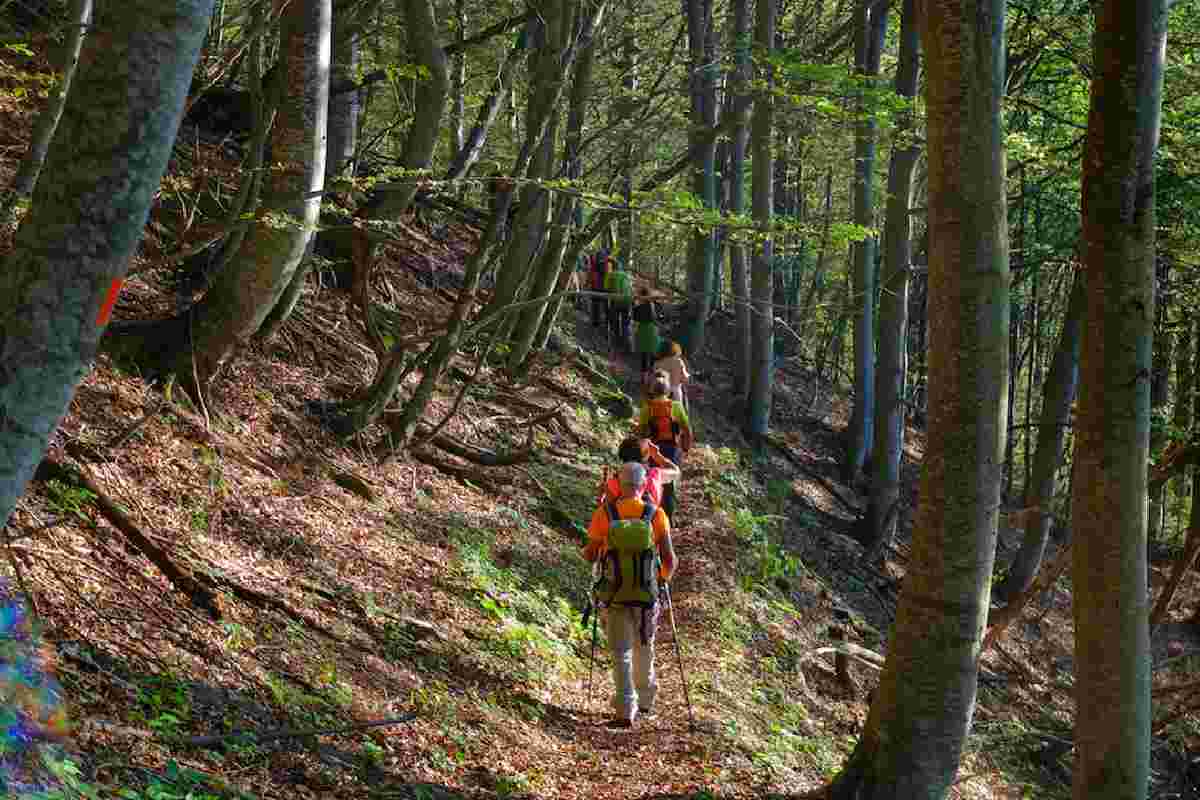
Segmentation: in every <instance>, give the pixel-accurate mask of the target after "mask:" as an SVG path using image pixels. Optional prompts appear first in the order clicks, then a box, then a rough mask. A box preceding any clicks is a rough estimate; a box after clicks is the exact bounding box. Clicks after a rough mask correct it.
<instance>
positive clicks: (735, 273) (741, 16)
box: [729, 0, 750, 400]
mask: <svg viewBox="0 0 1200 800" xmlns="http://www.w3.org/2000/svg"><path fill="white" fill-rule="evenodd" d="M729 13H730V16H731V17H732V18H733V19H732V24H731V25H730V31H731V36H732V37H733V40H732V41H731V42H730V50H732V51H733V53H734V71H733V75H732V77H731V80H730V94H731V96H732V97H731V102H730V104H729V108H730V111H731V112H732V114H733V118H734V119H733V137H732V138H733V141H732V142H731V144H730V156H729V210H730V212H731V213H732V214H733V215H734V216H735V217H740V216H742V215H743V214H745V213H746V144H747V142H748V141H749V139H750V129H749V125H748V124H747V119H746V117H747V114H748V111H749V109H750V96H749V94H748V91H749V87H748V86H747V84H748V83H749V81H750V41H749V39H750V2H749V0H732V2H731V3H730V4H729ZM729 282H730V283H731V284H732V287H731V289H732V294H733V326H734V358H733V363H734V387H733V390H734V393H735V394H736V395H737V397H738V398H739V399H742V400H744V399H745V398H746V397H747V396H748V395H749V392H750V292H749V268H748V265H747V259H746V235H745V233H744V232H741V231H739V232H737V233H736V234H734V235H733V237H732V239H731V241H730V243H729Z"/></svg>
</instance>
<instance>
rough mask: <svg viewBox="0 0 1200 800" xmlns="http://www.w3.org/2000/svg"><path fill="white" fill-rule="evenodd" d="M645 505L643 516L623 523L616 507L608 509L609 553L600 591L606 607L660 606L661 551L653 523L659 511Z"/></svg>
mask: <svg viewBox="0 0 1200 800" xmlns="http://www.w3.org/2000/svg"><path fill="white" fill-rule="evenodd" d="M643 502H644V503H645V507H644V508H643V510H642V515H641V516H640V517H636V518H634V519H622V518H621V515H620V514H619V513H618V512H617V504H616V503H609V504H608V506H607V510H608V552H607V554H606V555H605V557H604V573H605V574H604V577H603V578H602V579H601V582H600V584H599V585H598V587H597V595H598V596H599V598H600V600H601V602H603V603H605V604H606V605H618V606H637V607H641V608H652V607H653V606H654V604H655V603H657V602H658V580H657V573H658V551H657V550H656V548H655V547H654V528H653V525H652V523H651V520H653V519H654V515H655V514H656V513H657V512H658V508H657V506H655V505H654V504H653V503H651V502H649V501H648V500H647V501H643Z"/></svg>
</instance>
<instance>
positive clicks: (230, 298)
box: [174, 0, 332, 395]
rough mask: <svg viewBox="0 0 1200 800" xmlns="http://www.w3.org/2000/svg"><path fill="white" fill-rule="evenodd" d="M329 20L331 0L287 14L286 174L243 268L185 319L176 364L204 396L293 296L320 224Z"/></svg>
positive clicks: (279, 177)
mask: <svg viewBox="0 0 1200 800" xmlns="http://www.w3.org/2000/svg"><path fill="white" fill-rule="evenodd" d="M331 16H332V14H331V6H330V0H302V1H300V0H298V1H297V2H294V3H292V4H291V5H289V6H288V7H287V9H286V11H285V12H284V16H283V19H282V26H283V32H282V34H281V37H282V38H281V42H282V44H281V46H280V59H281V64H280V67H279V69H278V74H279V77H278V78H277V80H279V81H281V82H282V83H281V84H280V88H281V90H282V93H283V97H284V98H285V99H284V100H283V101H282V102H281V103H280V104H279V111H278V113H277V115H276V119H275V127H274V129H273V131H272V133H271V152H272V158H273V159H274V160H275V161H277V162H281V163H282V164H283V165H284V168H283V169H276V170H271V171H270V172H269V173H268V174H267V176H266V179H265V181H264V187H263V195H262V197H263V204H262V207H261V208H260V210H259V212H258V214H257V215H256V216H257V219H258V224H256V225H255V226H254V228H253V229H252V230H250V231H249V232H248V233H247V235H246V238H245V240H244V241H243V242H242V247H241V250H240V251H239V253H238V262H237V263H235V264H232V265H230V268H227V269H225V270H223V271H222V272H221V273H220V274H219V275H218V276H217V278H216V281H215V282H214V283H213V285H212V287H211V288H210V289H209V290H208V292H207V293H206V294H205V295H204V297H203V298H202V299H201V300H200V302H199V303H197V304H196V305H195V306H193V307H192V308H191V309H190V310H189V311H188V312H186V313H185V319H183V323H184V324H185V325H186V328H185V329H184V330H185V334H190V336H185V340H187V339H190V347H185V348H184V349H183V350H182V351H181V352H180V353H179V354H178V356H177V357H176V358H175V364H174V372H175V373H176V374H179V375H182V376H187V377H188V378H191V377H192V376H193V374H194V376H195V379H196V383H197V385H196V386H195V389H196V391H197V392H199V393H202V394H204V395H207V392H208V387H209V384H210V382H211V381H212V379H213V377H214V376H215V375H216V374H217V372H218V370H219V369H220V367H221V365H222V364H224V363H225V362H226V361H227V360H228V359H229V358H230V357H231V356H232V355H233V353H234V351H235V350H236V349H237V348H239V347H241V346H242V345H244V344H245V343H246V342H248V341H249V340H250V337H251V336H253V335H254V334H255V333H257V332H258V330H259V328H260V327H262V326H263V324H264V322H265V321H266V320H267V316H268V314H270V313H271V312H272V310H274V309H275V307H276V306H277V305H279V304H280V303H281V299H282V298H284V296H285V294H287V290H288V288H289V285H290V284H291V283H292V279H293V278H294V277H295V276H296V274H297V272H298V271H299V270H300V265H301V261H302V260H303V258H304V255H305V253H306V251H307V249H308V241H309V239H310V237H311V236H312V234H313V229H314V228H315V226H316V223H317V215H318V213H319V211H320V205H321V192H322V190H323V189H324V186H325V145H326V141H325V133H326V120H327V117H328V106H329V62H330V32H331ZM284 302H286V301H284ZM193 369H194V373H193Z"/></svg>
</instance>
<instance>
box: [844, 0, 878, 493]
mask: <svg viewBox="0 0 1200 800" xmlns="http://www.w3.org/2000/svg"><path fill="white" fill-rule="evenodd" d="M855 14H856V22H855V28H856V31H857V40H858V41H857V56H856V58H855V68H856V69H855V71H856V72H857V73H858V76H859V78H860V80H863V81H865V82H866V83H867V84H873V83H874V82H875V79H876V78H878V77H879V60H880V56H881V54H882V52H883V42H884V39H885V38H886V36H887V24H888V4H887V3H875V0H859V3H858V9H857V10H856V12H855ZM870 102H872V101H869V100H867V99H865V92H864V97H860V99H859V104H858V113H859V114H860V119H859V121H858V124H857V125H856V127H855V132H854V174H855V180H854V221H855V222H856V223H857V224H859V225H862V226H863V227H866V228H869V227H871V226H872V225H873V224H874V222H875V140H876V138H877V131H876V123H875V113H874V111H873V110H872V109H871V108H869V106H868V104H869V103H870ZM852 274H853V276H854V281H853V286H854V307H855V314H854V410H853V412H852V413H851V416H850V427H849V428H848V429H847V431H846V469H845V474H846V477H847V479H848V481H854V480H855V479H856V478H858V476H859V475H860V474H861V473H862V470H863V466H864V465H865V464H866V461H867V459H868V458H870V455H871V443H872V440H873V436H874V421H875V238H874V237H873V236H868V237H867V238H865V239H863V240H862V241H861V242H858V243H857V244H855V245H854V271H853V273H852Z"/></svg>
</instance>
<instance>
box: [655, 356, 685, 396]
mask: <svg viewBox="0 0 1200 800" xmlns="http://www.w3.org/2000/svg"><path fill="white" fill-rule="evenodd" d="M654 371H655V372H660V371H662V372H666V373H667V375H668V376H669V377H670V378H671V399H672V400H675V401H677V402H680V403H682V402H684V399H683V387H684V386H685V385H686V384H687V383H689V382H690V381H691V379H692V374H691V373H690V372H688V368H687V362H686V361H684V360H683V347H681V346H680V344H679V342H671V346H670V355H667V356H664V357H662V358H660V359H659V360H658V361H655V362H654Z"/></svg>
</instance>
